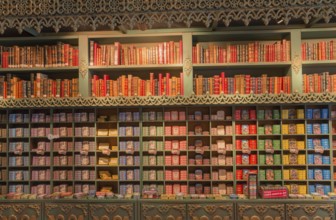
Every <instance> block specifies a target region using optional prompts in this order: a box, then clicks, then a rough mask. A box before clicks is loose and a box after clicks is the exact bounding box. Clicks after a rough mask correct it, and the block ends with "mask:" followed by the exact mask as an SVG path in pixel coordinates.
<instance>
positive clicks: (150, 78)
mask: <svg viewBox="0 0 336 220" xmlns="http://www.w3.org/2000/svg"><path fill="white" fill-rule="evenodd" d="M149 81H150V88H149V91H150V93H151V95H155V92H154V88H155V85H154V73H149Z"/></svg>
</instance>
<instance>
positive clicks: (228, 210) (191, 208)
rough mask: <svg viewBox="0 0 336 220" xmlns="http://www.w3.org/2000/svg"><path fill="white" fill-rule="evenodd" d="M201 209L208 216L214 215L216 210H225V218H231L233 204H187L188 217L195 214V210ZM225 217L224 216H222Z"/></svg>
mask: <svg viewBox="0 0 336 220" xmlns="http://www.w3.org/2000/svg"><path fill="white" fill-rule="evenodd" d="M199 210H203V211H204V212H205V213H207V214H208V215H209V216H212V217H215V216H216V215H215V214H216V212H221V213H222V212H225V217H226V219H232V218H233V206H232V204H228V205H218V204H213V205H212V204H211V205H210V204H209V205H200V204H189V205H188V215H189V217H190V218H194V217H195V216H196V212H197V211H199ZM224 219H225V218H224Z"/></svg>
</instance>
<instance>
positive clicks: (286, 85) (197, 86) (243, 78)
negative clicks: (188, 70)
mask: <svg viewBox="0 0 336 220" xmlns="http://www.w3.org/2000/svg"><path fill="white" fill-rule="evenodd" d="M193 90H194V93H195V94H196V95H205V94H210V95H219V94H222V93H223V94H236V93H239V94H250V93H254V94H265V93H271V94H279V93H281V92H283V93H291V90H292V89H291V78H290V76H282V77H280V76H279V77H278V76H274V77H269V76H267V75H266V74H263V75H262V76H261V77H252V76H251V75H248V74H246V75H245V74H244V75H242V74H239V75H235V76H234V77H225V73H221V74H220V75H215V76H213V77H204V76H203V75H196V76H195V78H194V82H193Z"/></svg>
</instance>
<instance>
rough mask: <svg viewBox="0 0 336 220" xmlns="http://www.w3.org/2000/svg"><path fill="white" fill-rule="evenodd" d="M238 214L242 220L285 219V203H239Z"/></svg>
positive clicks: (238, 217)
mask: <svg viewBox="0 0 336 220" xmlns="http://www.w3.org/2000/svg"><path fill="white" fill-rule="evenodd" d="M237 209H238V216H237V219H239V220H240V219H241V220H283V219H284V218H285V205H284V204H267V203H255V204H253V203H251V204H250V203H242V204H237Z"/></svg>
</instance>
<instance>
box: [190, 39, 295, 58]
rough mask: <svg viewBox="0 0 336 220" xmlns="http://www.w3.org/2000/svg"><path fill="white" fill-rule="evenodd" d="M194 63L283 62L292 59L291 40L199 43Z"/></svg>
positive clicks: (194, 52) (194, 48)
mask: <svg viewBox="0 0 336 220" xmlns="http://www.w3.org/2000/svg"><path fill="white" fill-rule="evenodd" d="M192 57H193V59H192V60H193V63H237V62H242V63H247V62H283V61H289V60H290V41H288V40H286V39H283V40H281V41H270V42H267V41H265V42H262V41H255V42H247V43H235V44H233V43H197V44H196V45H195V46H193V48H192Z"/></svg>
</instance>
